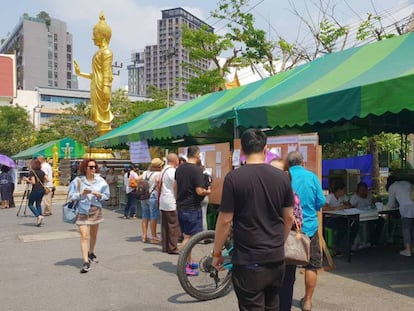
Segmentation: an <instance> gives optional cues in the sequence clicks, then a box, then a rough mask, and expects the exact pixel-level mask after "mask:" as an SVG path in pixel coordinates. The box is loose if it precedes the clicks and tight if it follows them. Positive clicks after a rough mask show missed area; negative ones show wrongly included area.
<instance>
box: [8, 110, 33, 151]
mask: <svg viewBox="0 0 414 311" xmlns="http://www.w3.org/2000/svg"><path fill="white" fill-rule="evenodd" d="M34 137H35V134H34V127H33V124H32V122H31V121H30V118H29V114H28V113H27V111H26V110H25V109H24V108H22V107H13V106H0V141H1V144H0V153H2V154H6V155H9V156H11V155H14V154H16V153H18V152H20V151H22V150H24V149H27V148H29V147H30V146H32V145H33V143H34V141H35V138H34Z"/></svg>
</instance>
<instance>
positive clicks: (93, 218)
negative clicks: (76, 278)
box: [68, 159, 110, 273]
mask: <svg viewBox="0 0 414 311" xmlns="http://www.w3.org/2000/svg"><path fill="white" fill-rule="evenodd" d="M79 171H80V174H81V175H80V176H79V177H76V178H75V179H74V180H72V182H71V183H70V185H69V195H68V196H69V200H77V201H79V204H78V208H79V214H78V216H77V219H76V225H78V226H79V232H80V236H81V240H80V242H81V251H82V259H83V266H82V268H81V270H80V272H81V273H86V272H88V271H89V270H90V263H91V262H98V260H97V258H96V255H95V253H94V252H95V245H96V237H97V234H98V228H99V224H100V223H101V222H102V221H103V216H102V201H104V200H108V199H109V196H110V192H109V186H108V184H107V183H106V181H105V179H103V178H102V177H101V176H100V175H99V174H98V173H97V172H98V165H97V163H96V161H95V159H83V161H82V162H81V164H80V166H79Z"/></svg>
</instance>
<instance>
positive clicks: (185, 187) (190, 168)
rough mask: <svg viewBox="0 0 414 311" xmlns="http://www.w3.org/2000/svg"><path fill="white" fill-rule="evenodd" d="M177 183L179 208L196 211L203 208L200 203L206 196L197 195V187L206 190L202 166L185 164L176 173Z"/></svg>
mask: <svg viewBox="0 0 414 311" xmlns="http://www.w3.org/2000/svg"><path fill="white" fill-rule="evenodd" d="M175 180H176V182H177V200H176V202H177V208H178V209H195V208H201V204H200V202H201V201H202V200H203V199H204V196H199V195H198V194H197V193H196V190H195V189H196V188H197V187H202V188H204V176H203V172H202V171H201V168H200V166H198V165H196V164H192V163H184V164H181V165H180V166H178V167H177V169H176V171H175Z"/></svg>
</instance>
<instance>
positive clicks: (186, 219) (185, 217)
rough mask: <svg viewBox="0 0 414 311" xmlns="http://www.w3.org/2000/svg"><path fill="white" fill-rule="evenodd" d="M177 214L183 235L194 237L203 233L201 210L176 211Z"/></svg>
mask: <svg viewBox="0 0 414 311" xmlns="http://www.w3.org/2000/svg"><path fill="white" fill-rule="evenodd" d="M177 212H178V221H179V223H180V227H181V231H182V232H183V233H184V234H185V235H194V234H196V233H199V232H201V231H203V221H202V219H203V218H202V213H201V208H197V209H189V210H186V209H184V210H183V209H178V210H177Z"/></svg>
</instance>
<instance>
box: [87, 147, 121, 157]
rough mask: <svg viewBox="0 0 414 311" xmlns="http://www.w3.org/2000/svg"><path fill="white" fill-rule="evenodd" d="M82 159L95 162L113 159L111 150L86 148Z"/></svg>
mask: <svg viewBox="0 0 414 311" xmlns="http://www.w3.org/2000/svg"><path fill="white" fill-rule="evenodd" d="M83 158H84V159H85V158H91V159H96V160H101V159H115V156H114V154H113V152H112V149H105V148H86V153H85V154H84V155H83Z"/></svg>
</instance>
